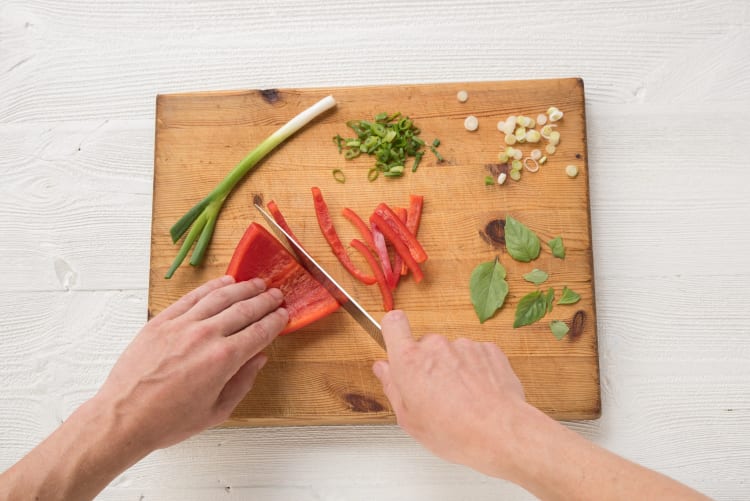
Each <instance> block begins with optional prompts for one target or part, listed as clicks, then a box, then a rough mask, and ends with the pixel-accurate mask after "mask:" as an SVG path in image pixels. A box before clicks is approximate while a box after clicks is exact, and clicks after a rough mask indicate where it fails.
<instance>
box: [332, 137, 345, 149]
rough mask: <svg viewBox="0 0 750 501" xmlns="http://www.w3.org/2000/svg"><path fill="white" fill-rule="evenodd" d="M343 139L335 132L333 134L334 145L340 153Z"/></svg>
mask: <svg viewBox="0 0 750 501" xmlns="http://www.w3.org/2000/svg"><path fill="white" fill-rule="evenodd" d="M343 141H344V138H343V137H341V136H339V135H338V134H336V135H335V136H333V142H334V143H335V144H336V147H337V148H338V149H339V153H341V143H342V142H343Z"/></svg>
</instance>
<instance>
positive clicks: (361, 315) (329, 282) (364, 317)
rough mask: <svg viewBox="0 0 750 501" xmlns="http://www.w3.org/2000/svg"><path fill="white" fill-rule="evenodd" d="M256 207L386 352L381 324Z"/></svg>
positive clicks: (275, 231)
mask: <svg viewBox="0 0 750 501" xmlns="http://www.w3.org/2000/svg"><path fill="white" fill-rule="evenodd" d="M253 205H255V208H256V209H257V210H258V212H260V215H261V216H263V219H265V220H266V223H268V225H269V226H270V227H271V230H273V232H274V233H275V234H276V236H277V237H278V238H279V240H281V243H283V244H285V245H286V247H288V248H291V249H293V250H294V252H295V253H296V254H297V257H298V258H299V262H300V264H301V265H302V267H303V268H305V269H306V270H307V271H308V272H309V273H310V274H311V275H312V276H313V278H315V279H316V280H317V281H318V282H320V284H321V285H322V286H323V287H325V289H326V290H327V291H328V292H330V293H331V294H332V295H333V297H335V298H336V299H337V300H338V301H339V304H341V307H342V308H344V310H346V311H347V313H349V314H350V315H351V316H352V318H354V320H356V321H357V323H358V324H359V325H361V326H362V328H363V329H364V330H365V332H367V334H369V335H370V337H371V338H372V339H374V340H375V342H376V343H378V344H379V345H380V347H381V348H383V350H385V340H384V339H383V331H382V330H381V328H380V324H379V323H378V322H377V321H376V320H375V319H374V318H373V317H372V315H370V314H369V313H368V312H367V310H365V309H364V308H363V307H362V306H361V305H360V304H359V303H358V302H357V301H356V300H355V299H354V298H353V297H352V296H351V294H349V293H348V292H346V290H345V289H344V288H343V287H341V286H340V285H339V284H338V282H336V280H334V279H333V277H332V276H331V275H330V274H329V273H328V272H327V271H326V270H325V268H323V267H322V266H321V265H320V264H318V262H317V261H315V259H313V257H312V256H311V255H310V254H308V252H307V251H306V250H305V249H304V248H303V247H302V246H301V245H300V244H298V243H297V241H296V240H294V239H293V238H292V237H291V235H289V234H288V233H287V232H286V231H284V228H282V227H281V226H279V224H278V223H277V222H276V220H274V218H273V217H272V216H271V215H270V214H269V213H268V212H266V211H265V210H264V209H263V208H262V207H261V206H260V205H258V204H253Z"/></svg>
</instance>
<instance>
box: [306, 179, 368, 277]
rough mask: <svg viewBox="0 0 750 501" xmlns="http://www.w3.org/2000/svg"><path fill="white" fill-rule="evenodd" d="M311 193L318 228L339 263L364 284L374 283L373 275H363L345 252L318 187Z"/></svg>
mask: <svg viewBox="0 0 750 501" xmlns="http://www.w3.org/2000/svg"><path fill="white" fill-rule="evenodd" d="M312 194H313V202H314V203H315V215H316V216H317V217H318V224H319V225H320V230H321V231H322V232H323V236H324V237H325V239H326V241H327V242H328V245H330V246H331V249H332V250H333V253H334V254H335V255H336V257H337V258H339V261H341V264H343V265H344V268H346V270H347V271H348V272H349V273H351V274H352V276H353V277H354V278H356V279H357V280H359V281H360V282H362V283H363V284H366V285H370V284H374V283H375V282H376V279H375V277H373V276H372V275H365V274H364V273H363V272H362V271H360V270H359V269H358V268H357V267H356V266H355V265H354V263H353V262H352V260H351V259H350V258H349V254H347V253H346V249H345V248H344V244H342V243H341V240H340V239H339V235H338V233H336V228H334V226H333V221H332V220H331V214H330V213H329V212H328V205H326V202H325V200H324V199H323V194H322V193H321V192H320V189H319V188H317V187H313V188H312Z"/></svg>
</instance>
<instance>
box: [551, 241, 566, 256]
mask: <svg viewBox="0 0 750 501" xmlns="http://www.w3.org/2000/svg"><path fill="white" fill-rule="evenodd" d="M547 245H549V248H550V249H551V250H552V255H553V256H555V257H559V258H560V259H565V246H564V245H563V241H562V237H555V238H553V239H552V240H550V241H549V242H547Z"/></svg>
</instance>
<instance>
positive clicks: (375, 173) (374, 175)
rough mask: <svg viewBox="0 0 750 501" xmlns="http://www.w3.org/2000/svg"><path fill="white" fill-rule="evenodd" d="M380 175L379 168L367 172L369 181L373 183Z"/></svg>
mask: <svg viewBox="0 0 750 501" xmlns="http://www.w3.org/2000/svg"><path fill="white" fill-rule="evenodd" d="M379 175H380V171H379V170H378V169H377V167H373V168H372V169H370V170H369V171H368V172H367V180H368V181H370V182H373V181H375V180H376V179H377V178H378V176H379Z"/></svg>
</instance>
